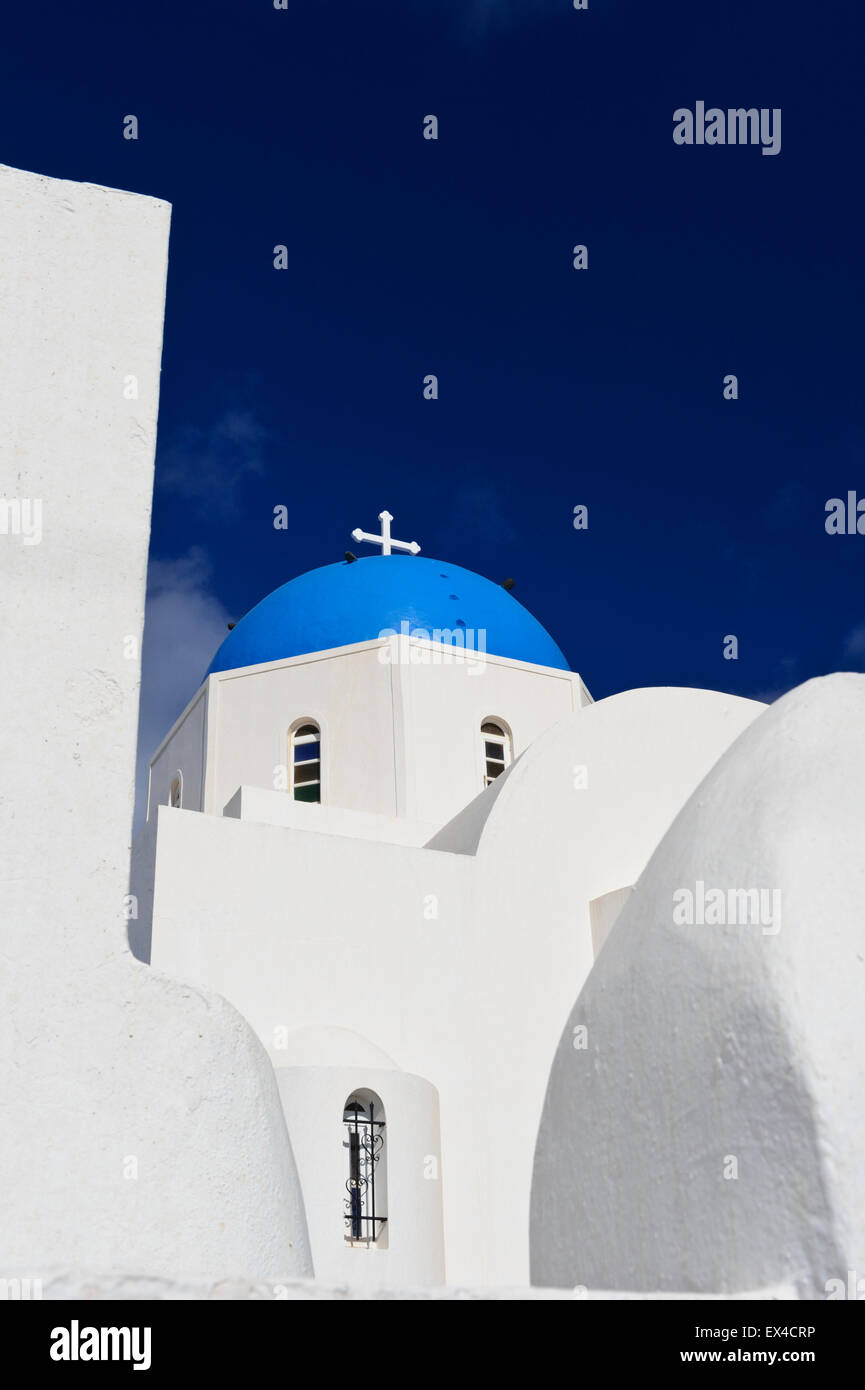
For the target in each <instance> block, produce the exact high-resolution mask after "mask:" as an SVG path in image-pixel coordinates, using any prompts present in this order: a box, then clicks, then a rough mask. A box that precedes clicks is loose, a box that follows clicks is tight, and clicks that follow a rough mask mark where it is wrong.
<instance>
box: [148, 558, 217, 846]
mask: <svg viewBox="0 0 865 1390" xmlns="http://www.w3.org/2000/svg"><path fill="white" fill-rule="evenodd" d="M210 577H211V565H210V561H209V560H208V558H207V556H206V554H205V553H204V551H203V550H201V549H199V548H198V547H194V548H193V549H191V550H189V551H188V552H187V554H186V555H182V556H179V557H178V558H177V559H174V560H151V562H150V569H149V571H148V576H147V601H146V605H145V612H144V643H143V647H142V657H141V709H140V714H139V721H138V759H137V768H136V787H135V824H136V828H137V827H138V825H139V824H140V822H141V820H142V819H143V816H144V809H145V804H144V801H145V797H146V794H147V764H148V762H149V760H150V758H151V756H152V755H153V753H154V752H155V750H156V749H157V748H158V746H159V744H160V743H161V742H162V740H163V738H164V737H165V735H166V734H167V733H168V730H169V729H170V728H171V725H172V724H173V723H174V721H175V719H176V718H177V716H178V715H179V714H180V713H182V711H183V709H184V708H185V707H186V705H187V704H188V703H189V701H190V700H191V698H192V696H193V695H194V694H195V692H196V690H197V689H198V687H199V685H200V684H201V681H202V678H203V676H204V673H205V671H206V670H207V668H208V666H209V665H210V662H211V660H212V658H213V654H214V652H215V651H216V648H217V647H218V646H219V644H220V642H221V641H222V640H223V638H224V637H226V636H227V633H228V628H227V623H228V620H229V617H230V615H229V613H228V612H227V611H226V610H225V608H224V607H223V606H222V604H221V602H220V601H219V599H218V598H217V597H216V596H215V594H213V593H212V592H211V591H210V588H209V581H210Z"/></svg>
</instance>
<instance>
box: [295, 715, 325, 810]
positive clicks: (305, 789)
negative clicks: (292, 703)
mask: <svg viewBox="0 0 865 1390" xmlns="http://www.w3.org/2000/svg"><path fill="white" fill-rule="evenodd" d="M290 764H291V793H292V796H293V797H294V799H295V801H321V730H320V729H319V727H318V725H317V724H311V723H310V724H301V725H300V726H299V727H298V728H296V729H295V730H294V731H293V732H292V735H291V758H290Z"/></svg>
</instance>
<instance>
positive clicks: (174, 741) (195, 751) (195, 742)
mask: <svg viewBox="0 0 865 1390" xmlns="http://www.w3.org/2000/svg"><path fill="white" fill-rule="evenodd" d="M207 695H208V687H207V683H205V684H204V685H203V686H202V687H201V689H200V690H199V692H198V694H197V695H196V696H195V697H194V699H193V700H192V701H191V702H190V704H189V705H188V706H187V708H186V709H185V710H184V711H183V713H182V714H181V716H180V718H179V719H178V721H177V723H176V724H175V725H174V727H173V729H172V730H171V737H170V738H167V739H165V740H164V741H163V743H162V744H161V746H160V747H159V748H158V749H157V751H156V752H155V754H154V755H153V757H152V759H151V763H150V781H149V785H148V790H147V819H148V820H150V819H151V818H152V817H153V816H154V814H155V811H156V807H157V806H167V805H168V804H169V796H170V792H171V783H172V782H173V781H174V779H175V777H176V776H177V774H178V772H180V773H182V777H183V791H182V805H183V807H184V808H185V809H186V810H189V811H201V810H203V808H204V769H205V766H206V763H207Z"/></svg>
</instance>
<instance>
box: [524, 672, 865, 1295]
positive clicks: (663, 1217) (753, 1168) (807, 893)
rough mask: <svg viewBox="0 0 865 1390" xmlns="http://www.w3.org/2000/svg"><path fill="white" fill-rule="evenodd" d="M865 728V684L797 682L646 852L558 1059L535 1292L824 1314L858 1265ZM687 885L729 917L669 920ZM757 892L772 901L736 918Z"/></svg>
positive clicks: (541, 1142) (539, 1166)
mask: <svg viewBox="0 0 865 1390" xmlns="http://www.w3.org/2000/svg"><path fill="white" fill-rule="evenodd" d="M863 724H865V677H863V676H859V675H837V676H831V677H828V678H826V679H824V680H817V681H810V682H808V683H807V684H806V685H804V686H800V687H799V688H798V689H797V690H795V691H793V692H791V693H790V694H789V695H787V696H785V697H784V698H783V699H781V700H779V701H778V702H777V703H776V704H774V705H773V706H772V707H771V708H770V709H769V710H767V711H766V712H765V713H764V714H763V715H762V717H761V718H760V719H759V720H758V721H757V722H756V723H755V724H753V725H752V727H751V728H750V729H748V730H747V731H746V732H745V733H744V734H743V735H742V737H741V738H740V739H739V740H738V742H737V743H735V744H734V745H733V747H732V748H731V749H730V750H729V752H728V753H727V754H726V755H725V756H724V757H723V758H722V759H721V761H720V762H719V763H718V765H717V767H715V768H714V769H713V771H712V772H711V773H710V775H709V776H708V777H707V779H706V780H705V782H703V784H702V785H701V786H700V788H699V790H698V791H697V792H696V793H695V794H694V796H693V797H692V798H691V799H690V801H689V802H688V803H687V805H686V806H685V807H684V809H683V810H682V812H681V813H680V815H679V816H678V817H677V819H676V821H675V823H674V825H673V826H672V827H671V829H670V831H669V833H668V834H667V836H666V837H665V838H664V840H663V841H662V843H661V845H660V846H659V847H658V849H657V851H656V853H655V854H654V856H653V857H652V860H651V862H650V864H649V866H648V868H647V869H646V872H645V874H644V875H643V877H642V878H641V880H640V882H639V884H638V886H637V891H636V893H635V894H633V895H632V897H631V899H630V901H629V903H628V905H627V906H626V908H625V909H624V911H623V913H622V915H621V917H620V918H619V919H618V921H617V922H616V924H615V926H614V927H613V929H612V932H611V934H610V938H609V940H608V942H607V944H606V945H605V946H604V948H603V950H602V952H601V954H600V956H599V958H598V962H597V964H596V966H595V968H594V970H593V971H592V973H591V975H590V976H589V979H588V981H587V983H586V985H585V988H584V989H583V991H582V994H581V995H580V997H579V998H578V1000H577V1003H576V1005H574V1007H573V1009H572V1011H571V1013H570V1017H569V1018H568V1021H567V1023H566V1025H565V1028H564V1032H563V1033H562V1035H561V1041H560V1043H559V1046H558V1050H557V1052H556V1056H555V1061H554V1064H553V1067H552V1072H551V1076H550V1081H549V1088H548V1091H547V1096H546V1101H545V1105H544V1112H543V1120H542V1124H541V1128H540V1134H539V1138H538V1145H537V1155H536V1159H535V1168H534V1184H533V1195H532V1279H533V1281H535V1282H538V1283H542V1284H548V1285H556V1286H573V1285H574V1284H577V1283H580V1284H586V1285H588V1286H589V1287H596V1288H619V1289H634V1290H663V1289H678V1290H682V1291H688V1290H693V1291H704V1292H713V1291H714V1292H727V1293H729V1292H734V1291H735V1290H737V1289H746V1288H758V1287H761V1286H765V1285H769V1284H772V1283H791V1284H795V1285H796V1286H797V1287H798V1289H799V1292H800V1294H801V1295H804V1296H806V1297H816V1298H822V1297H825V1296H826V1284H827V1281H828V1280H830V1279H838V1280H839V1281H840V1286H841V1287H843V1288H845V1289H846V1286H847V1272H848V1270H854V1271H855V1270H858V1271H859V1272H860V1274H861V1272H862V1270H863V1269H865V1179H863V1168H862V1154H863V1152H865V1101H863V1097H865V1048H863V1027H862V996H863V984H865V919H863V911H862V904H863V894H865V867H863V857H862V846H863V844H865V803H863V797H862V788H863V785H865V745H863V742H862V739H861V738H859V737H856V736H851V734H852V731H854V730H858V729H861V728H862V726H863ZM698 882H702V883H703V884H704V885H705V888H704V892H708V890H709V889H720V890H721V892H722V893H723V894H724V895H725V899H724V901H725V906H724V917H725V919H726V920H724V921H722V922H718V923H716V924H714V925H710V924H701V923H700V922H699V920H697V914H696V911H695V912H694V920H693V921H692V923H690V924H688V923H687V922H681V921H677V920H676V919H675V918H674V907H675V906H676V905H677V904H678V905H679V906H680V907H681V903H682V899H681V898H678V899H677V898H676V897H674V895H676V894H677V893H679V892H680V890H682V889H684V888H687V889H689V891H691V892H692V893H693V894H694V895H695V898H696V894H697V888H696V885H697V883H698ZM755 888H756V889H764V890H766V892H767V894H768V893H772V894H774V893H776V892H777V893H778V894H779V897H778V898H777V899H773V898H770V897H767V899H766V904H765V906H766V909H767V910H765V911H764V912H763V914H762V918H761V920H760V921H759V922H753V921H748V920H743V918H742V913H741V911H740V909H739V908H738V900H733V902H734V904H735V906H734V911H735V913H736V916H737V920H734V921H731V920H730V919H729V915H728V914H729V908H728V906H727V904H728V903H729V902H730V901H731V899H730V898H729V895H730V893H731V891H732V892H735V893H738V892H739V891H740V890H749V889H755ZM574 1027H585V1028H586V1029H587V1030H588V1047H587V1048H586V1049H585V1050H580V1051H577V1050H575V1049H574V1047H573V1036H572V1035H573V1029H574Z"/></svg>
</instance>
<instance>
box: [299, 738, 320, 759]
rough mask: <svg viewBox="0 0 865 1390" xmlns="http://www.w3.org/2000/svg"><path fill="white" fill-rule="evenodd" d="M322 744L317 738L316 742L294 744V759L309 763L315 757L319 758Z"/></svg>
mask: <svg viewBox="0 0 865 1390" xmlns="http://www.w3.org/2000/svg"><path fill="white" fill-rule="evenodd" d="M320 748H321V744H320V743H319V742H318V739H316V741H315V743H296V744H295V745H294V761H295V762H296V763H309V762H312V760H313V758H317V757H318V755H319V751H320Z"/></svg>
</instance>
